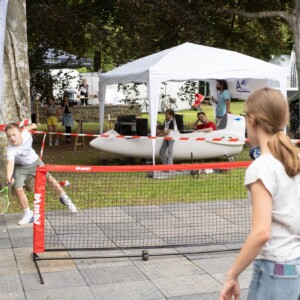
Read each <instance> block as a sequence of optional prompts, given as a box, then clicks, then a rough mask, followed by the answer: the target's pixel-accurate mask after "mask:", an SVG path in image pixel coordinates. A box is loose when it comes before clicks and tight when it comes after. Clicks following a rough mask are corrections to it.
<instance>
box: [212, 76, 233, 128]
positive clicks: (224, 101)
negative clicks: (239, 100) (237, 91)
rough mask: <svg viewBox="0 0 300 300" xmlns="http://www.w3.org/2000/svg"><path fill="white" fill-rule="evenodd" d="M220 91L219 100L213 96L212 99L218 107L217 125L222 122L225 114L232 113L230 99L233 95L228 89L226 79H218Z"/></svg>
mask: <svg viewBox="0 0 300 300" xmlns="http://www.w3.org/2000/svg"><path fill="white" fill-rule="evenodd" d="M216 88H217V91H218V97H217V100H215V99H214V98H212V101H213V102H215V103H216V104H217V107H216V126H217V127H218V125H219V124H220V122H221V120H222V118H223V117H224V115H225V114H227V113H230V100H231V96H230V93H229V91H228V85H227V82H226V80H217V85H216Z"/></svg>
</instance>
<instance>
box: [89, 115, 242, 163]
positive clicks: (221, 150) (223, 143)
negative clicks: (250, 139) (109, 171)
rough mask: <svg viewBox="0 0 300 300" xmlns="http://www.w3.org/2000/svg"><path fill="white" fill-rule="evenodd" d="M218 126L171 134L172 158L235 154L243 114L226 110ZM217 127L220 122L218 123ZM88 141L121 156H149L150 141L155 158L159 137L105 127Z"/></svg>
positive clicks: (237, 147)
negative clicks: (139, 135)
mask: <svg viewBox="0 0 300 300" xmlns="http://www.w3.org/2000/svg"><path fill="white" fill-rule="evenodd" d="M220 125H221V128H222V127H223V129H218V130H214V131H211V132H208V133H207V132H198V131H188V130H186V131H181V132H175V136H174V140H175V143H174V160H190V159H194V160H199V159H209V158H217V157H222V156H228V157H231V156H234V155H237V154H239V153H240V152H241V151H242V149H243V145H244V144H245V118H244V117H243V116H239V115H233V114H228V115H227V118H224V120H222V121H221V124H220ZM219 128H220V126H219ZM103 135H104V136H105V137H97V138H95V139H93V140H92V141H91V142H90V145H91V146H92V147H94V148H96V149H99V150H102V151H105V152H109V153H114V154H118V155H122V156H130V157H137V158H146V159H152V145H155V158H156V159H157V158H159V150H160V147H161V145H162V142H163V138H161V137H157V138H155V143H153V138H150V137H131V136H125V137H120V134H119V133H118V132H116V131H115V130H109V131H107V132H105V133H104V134H103Z"/></svg>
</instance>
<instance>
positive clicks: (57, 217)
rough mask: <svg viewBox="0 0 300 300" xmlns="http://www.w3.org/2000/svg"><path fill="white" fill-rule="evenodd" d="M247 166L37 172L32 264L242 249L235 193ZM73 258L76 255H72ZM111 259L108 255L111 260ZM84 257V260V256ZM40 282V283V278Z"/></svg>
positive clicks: (240, 193) (243, 220) (245, 214)
mask: <svg viewBox="0 0 300 300" xmlns="http://www.w3.org/2000/svg"><path fill="white" fill-rule="evenodd" d="M248 165H249V162H225V163H209V164H182V165H170V166H161V165H160V166H149V165H145V166H64V165H45V166H42V167H38V169H37V176H36V181H35V193H34V245H33V258H34V262H35V264H36V266H37V269H38V272H39V275H40V271H39V268H38V264H37V262H38V261H39V260H43V259H53V258H49V257H47V255H46V253H47V252H55V251H56V252H57V253H61V252H62V251H63V252H67V253H69V254H70V253H71V254H70V255H67V256H66V255H63V256H62V257H59V255H58V256H55V259H65V258H71V259H76V258H77V257H80V258H82V257H83V256H82V255H84V254H83V253H86V252H87V251H93V253H95V252H94V251H96V253H97V251H99V253H100V252H101V253H103V251H110V257H111V255H112V253H114V250H119V251H116V253H119V252H120V250H124V249H141V250H143V251H142V255H143V259H147V255H148V252H147V250H149V249H154V248H180V249H181V250H180V253H184V249H189V250H188V251H190V249H191V247H196V246H213V245H229V246H228V249H233V248H234V247H231V246H230V245H235V244H239V243H242V242H243V241H244V240H245V238H246V236H247V235H248V233H249V230H250V221H249V220H250V217H249V204H248V200H247V194H246V190H245V188H244V186H243V180H244V173H245V167H246V166H248ZM48 172H49V173H50V174H51V175H52V176H53V177H54V178H55V179H56V180H57V181H58V182H60V183H61V185H62V186H63V189H64V190H65V192H66V193H67V194H68V196H69V197H70V198H71V199H72V201H73V202H74V204H75V205H76V207H77V212H76V213H72V212H71V211H69V210H68V207H66V206H64V205H63V204H62V203H60V201H59V197H58V194H57V193H56V192H55V191H54V190H53V189H52V188H51V186H49V185H46V174H47V173H48ZM74 253H78V255H76V254H74ZM118 255H119V254H116V257H119V256H118ZM86 258H89V256H88V255H87V257H86ZM40 278H41V281H42V277H41V275H40Z"/></svg>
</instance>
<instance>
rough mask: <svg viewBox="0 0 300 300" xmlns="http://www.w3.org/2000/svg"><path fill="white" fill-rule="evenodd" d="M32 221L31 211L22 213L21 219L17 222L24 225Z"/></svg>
mask: <svg viewBox="0 0 300 300" xmlns="http://www.w3.org/2000/svg"><path fill="white" fill-rule="evenodd" d="M32 222H33V211H32V210H31V211H30V212H29V213H27V214H24V215H23V217H22V219H21V220H20V221H19V222H18V225H26V224H29V223H32Z"/></svg>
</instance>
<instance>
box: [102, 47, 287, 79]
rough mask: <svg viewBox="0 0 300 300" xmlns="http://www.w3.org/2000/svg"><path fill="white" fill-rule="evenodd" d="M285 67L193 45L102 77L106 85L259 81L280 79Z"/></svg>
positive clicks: (160, 54) (177, 48)
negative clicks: (197, 81) (152, 80)
mask: <svg viewBox="0 0 300 300" xmlns="http://www.w3.org/2000/svg"><path fill="white" fill-rule="evenodd" d="M283 76H286V70H285V68H282V67H279V66H276V65H273V64H270V63H267V62H264V61H262V60H259V59H256V58H253V57H251V56H247V55H244V54H241V53H238V52H235V51H229V50H224V49H219V48H213V47H208V46H202V45H197V44H192V43H184V44H182V45H179V46H176V47H173V48H170V49H167V50H164V51H161V52H158V53H155V54H152V55H149V56H145V57H143V58H140V59H137V60H135V61H133V62H130V63H127V64H125V65H123V66H120V67H118V68H116V69H114V70H112V71H109V72H107V73H104V74H101V75H100V81H102V82H103V83H105V84H112V83H120V82H122V83H126V82H148V80H149V78H151V79H157V80H159V81H184V80H192V79H198V80H200V79H202V80H207V79H217V78H219V79H230V78H232V79H234V78H257V79H266V78H268V79H275V80H280V79H282V78H283Z"/></svg>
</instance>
